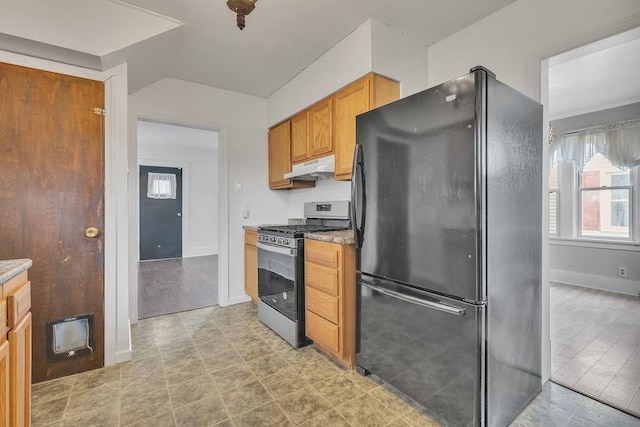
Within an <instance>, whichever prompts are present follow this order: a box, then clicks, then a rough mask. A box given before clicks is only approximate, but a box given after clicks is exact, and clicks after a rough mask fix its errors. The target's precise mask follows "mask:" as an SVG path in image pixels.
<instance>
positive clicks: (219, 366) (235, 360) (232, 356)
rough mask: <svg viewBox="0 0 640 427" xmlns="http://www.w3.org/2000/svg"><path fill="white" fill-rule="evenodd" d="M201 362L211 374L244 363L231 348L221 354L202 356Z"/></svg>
mask: <svg viewBox="0 0 640 427" xmlns="http://www.w3.org/2000/svg"><path fill="white" fill-rule="evenodd" d="M202 360H203V361H204V365H205V367H206V368H207V370H208V371H209V372H212V373H213V372H218V371H222V370H223V369H227V368H230V367H232V366H236V365H241V364H243V363H244V360H243V359H242V357H240V355H239V354H238V352H237V351H236V350H235V349H233V348H232V349H231V350H228V351H224V352H222V353H217V354H209V355H203V356H202Z"/></svg>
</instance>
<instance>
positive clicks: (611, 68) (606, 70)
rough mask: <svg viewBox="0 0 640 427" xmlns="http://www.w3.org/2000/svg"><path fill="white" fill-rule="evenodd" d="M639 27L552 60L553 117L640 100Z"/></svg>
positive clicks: (551, 108)
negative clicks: (639, 72)
mask: <svg viewBox="0 0 640 427" xmlns="http://www.w3.org/2000/svg"><path fill="white" fill-rule="evenodd" d="M638 69H640V28H636V29H634V30H630V31H627V32H625V33H621V34H618V35H616V36H613V37H609V38H607V39H603V40H601V41H599V42H596V43H592V44H590V45H586V46H584V47H581V48H579V49H574V50H572V51H569V52H566V53H564V54H562V55H558V56H556V57H553V58H550V60H549V116H550V119H551V120H556V119H561V118H564V117H570V116H576V115H579V114H585V113H590V112H593V111H599V110H604V109H608V108H613V107H618V106H621V105H627V104H631V103H636V102H640V79H639V78H638Z"/></svg>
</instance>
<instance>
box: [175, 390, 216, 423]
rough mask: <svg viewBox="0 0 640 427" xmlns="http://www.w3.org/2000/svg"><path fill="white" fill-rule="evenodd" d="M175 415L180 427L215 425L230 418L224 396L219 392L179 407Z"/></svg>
mask: <svg viewBox="0 0 640 427" xmlns="http://www.w3.org/2000/svg"><path fill="white" fill-rule="evenodd" d="M174 415H175V418H176V425H178V426H179V427H195V426H198V427H206V426H215V425H218V424H219V423H221V422H223V421H225V420H227V419H228V418H229V415H228V414H227V410H226V408H225V406H224V403H223V401H222V398H221V397H220V395H217V394H216V395H214V396H210V397H207V398H205V399H202V400H198V401H197V402H194V403H192V404H190V405H186V406H183V407H181V408H178V409H176V410H174Z"/></svg>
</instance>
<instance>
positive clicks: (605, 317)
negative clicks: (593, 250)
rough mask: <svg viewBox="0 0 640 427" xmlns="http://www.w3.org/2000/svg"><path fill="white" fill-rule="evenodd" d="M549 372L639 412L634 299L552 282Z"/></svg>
mask: <svg viewBox="0 0 640 427" xmlns="http://www.w3.org/2000/svg"><path fill="white" fill-rule="evenodd" d="M551 375H552V379H553V380H554V381H557V382H558V383H560V384H563V385H566V386H568V387H571V388H573V389H575V390H577V391H579V392H581V393H585V394H587V395H589V396H593V397H595V398H597V399H599V400H602V401H603V402H607V403H610V404H612V405H614V406H617V407H620V408H622V409H624V410H626V411H628V412H631V413H634V414H636V415H638V416H640V298H638V297H634V296H630V295H621V294H615V293H612V292H605V291H599V290H595V289H588V288H583V287H579V286H572V285H565V284H561V283H553V282H552V283H551Z"/></svg>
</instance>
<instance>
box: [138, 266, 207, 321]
mask: <svg viewBox="0 0 640 427" xmlns="http://www.w3.org/2000/svg"><path fill="white" fill-rule="evenodd" d="M217 303H218V256H217V255H209V256H201V257H193V258H173V259H163V260H155V261H143V262H141V263H140V264H139V270H138V317H139V318H140V319H145V318H148V317H155V316H162V315H165V314H170V313H178V312H181V311H186V310H193V309H196V308H202V307H208V306H211V305H215V304H217Z"/></svg>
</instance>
